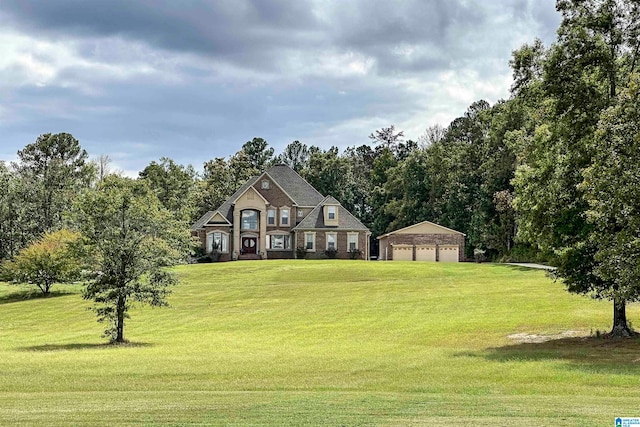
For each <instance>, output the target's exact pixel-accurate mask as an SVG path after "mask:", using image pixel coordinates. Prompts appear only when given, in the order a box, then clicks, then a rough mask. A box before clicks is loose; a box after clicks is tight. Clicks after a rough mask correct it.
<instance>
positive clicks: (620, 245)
mask: <svg viewBox="0 0 640 427" xmlns="http://www.w3.org/2000/svg"><path fill="white" fill-rule="evenodd" d="M618 99H619V101H618V103H617V105H616V106H614V107H611V108H609V109H607V110H605V111H604V112H603V113H602V114H601V119H600V122H599V123H598V129H597V130H596V133H595V138H594V139H593V140H592V142H593V144H595V145H596V147H593V149H594V152H595V155H594V157H593V161H592V163H591V165H590V166H589V167H588V168H586V169H585V170H584V171H583V176H584V181H583V182H582V184H581V186H580V187H581V190H583V191H584V194H585V199H586V200H587V202H588V204H589V209H588V210H587V211H586V217H587V223H588V224H589V232H588V236H587V239H586V240H585V241H584V242H581V243H580V244H579V245H576V246H575V247H573V248H571V249H569V250H570V251H572V252H575V256H573V257H571V258H572V259H574V260H575V259H578V258H577V257H578V256H580V255H582V256H589V257H590V259H589V260H587V261H583V262H582V264H585V263H588V264H589V270H588V273H589V274H588V275H584V271H585V268H584V266H583V265H579V266H576V267H577V268H576V270H575V271H574V270H573V269H570V268H571V267H574V265H575V264H571V266H570V267H569V268H568V267H565V268H564V270H563V272H568V273H569V274H570V278H571V279H570V282H569V283H570V286H572V288H573V289H575V290H576V291H577V292H580V293H587V294H591V295H593V296H595V297H596V298H605V299H609V300H612V301H614V304H615V305H616V309H615V310H614V316H615V318H614V321H613V330H612V332H611V333H612V334H613V335H617V336H630V335H632V331H631V329H630V327H629V324H628V322H627V318H626V310H625V307H626V304H627V303H628V302H635V301H640V234H639V233H638V230H640V75H638V74H637V73H636V74H633V75H632V78H631V81H630V82H629V85H628V87H627V88H626V89H625V90H623V91H622V93H620V95H619V96H618Z"/></svg>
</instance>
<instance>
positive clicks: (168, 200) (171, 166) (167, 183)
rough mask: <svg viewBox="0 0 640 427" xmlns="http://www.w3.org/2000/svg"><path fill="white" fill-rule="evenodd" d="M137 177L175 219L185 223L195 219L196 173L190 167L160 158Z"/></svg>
mask: <svg viewBox="0 0 640 427" xmlns="http://www.w3.org/2000/svg"><path fill="white" fill-rule="evenodd" d="M139 175H140V178H141V179H144V180H146V181H147V183H148V184H149V188H151V189H152V190H153V191H155V193H156V195H157V196H158V199H159V200H160V203H162V205H163V206H164V207H165V208H166V209H168V210H170V211H171V212H173V213H174V215H175V216H176V218H178V219H181V220H184V221H187V222H194V221H195V220H196V219H197V218H196V217H195V215H194V212H193V211H194V210H195V203H193V199H194V197H195V190H196V187H195V177H196V172H195V170H194V169H193V167H192V166H191V165H189V166H186V167H185V166H182V165H179V164H177V163H175V162H174V161H173V160H171V159H169V158H167V157H161V158H160V162H159V163H156V162H155V161H152V162H151V163H150V164H149V165H148V166H147V167H145V168H144V169H143V170H142V172H140V174H139Z"/></svg>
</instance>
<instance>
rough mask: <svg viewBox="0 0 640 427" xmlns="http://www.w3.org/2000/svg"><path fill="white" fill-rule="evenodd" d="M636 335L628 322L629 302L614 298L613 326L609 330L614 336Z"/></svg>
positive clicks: (611, 335) (610, 334)
mask: <svg viewBox="0 0 640 427" xmlns="http://www.w3.org/2000/svg"><path fill="white" fill-rule="evenodd" d="M632 335H634V333H633V331H632V330H631V328H630V327H629V323H627V302H626V301H625V300H621V299H618V298H615V299H614V300H613V328H611V332H609V336H610V337H612V338H626V337H630V336H632Z"/></svg>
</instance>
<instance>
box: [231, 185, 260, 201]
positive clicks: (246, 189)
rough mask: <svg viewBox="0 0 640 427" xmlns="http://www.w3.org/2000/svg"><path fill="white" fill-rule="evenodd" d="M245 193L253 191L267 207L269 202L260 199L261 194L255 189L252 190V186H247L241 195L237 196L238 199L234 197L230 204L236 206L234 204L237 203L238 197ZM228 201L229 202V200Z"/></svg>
mask: <svg viewBox="0 0 640 427" xmlns="http://www.w3.org/2000/svg"><path fill="white" fill-rule="evenodd" d="M247 191H253V192H254V193H255V194H257V195H258V197H260V198H261V199H262V201H263V202H264V203H265V204H267V205H268V204H269V201H268V200H267V199H265V198H264V197H262V194H260V192H259V191H258V190H256V189H255V188H253V186H251V185H249V186H248V187H247V188H245V189H244V191H243V192H242V193H240V194H238V197H236V198H235V199H233V200H232V202H231V204H233V205H235V204H236V202H237V201H238V199H239V198H240V197H242V196H244V194H245V193H246V192H247ZM229 200H231V199H229Z"/></svg>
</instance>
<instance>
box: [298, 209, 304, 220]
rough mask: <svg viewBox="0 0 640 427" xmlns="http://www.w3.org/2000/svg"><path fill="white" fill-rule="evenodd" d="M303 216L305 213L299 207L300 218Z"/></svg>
mask: <svg viewBox="0 0 640 427" xmlns="http://www.w3.org/2000/svg"><path fill="white" fill-rule="evenodd" d="M303 216H304V213H303V211H302V209H298V218H302V217H303Z"/></svg>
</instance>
